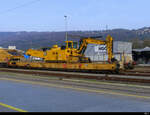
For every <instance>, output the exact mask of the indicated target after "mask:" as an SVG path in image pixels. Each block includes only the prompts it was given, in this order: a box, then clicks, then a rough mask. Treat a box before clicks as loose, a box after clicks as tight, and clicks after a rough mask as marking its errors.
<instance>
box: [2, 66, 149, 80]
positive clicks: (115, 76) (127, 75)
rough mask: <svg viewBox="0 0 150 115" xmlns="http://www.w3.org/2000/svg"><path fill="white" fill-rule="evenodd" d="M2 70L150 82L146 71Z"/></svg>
mask: <svg viewBox="0 0 150 115" xmlns="http://www.w3.org/2000/svg"><path fill="white" fill-rule="evenodd" d="M0 71H1V72H13V73H21V74H32V75H44V76H49V77H50V76H55V77H59V78H60V79H63V78H79V79H81V78H82V79H96V80H108V81H122V82H138V83H150V74H147V73H146V74H144V73H141V74H139V73H131V72H126V73H125V72H124V73H123V72H122V73H120V74H98V73H97V74H96V73H81V72H62V71H46V70H29V69H12V68H11V69H9V68H0Z"/></svg>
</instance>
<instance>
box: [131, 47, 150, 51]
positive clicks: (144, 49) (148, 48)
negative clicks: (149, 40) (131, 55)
mask: <svg viewBox="0 0 150 115" xmlns="http://www.w3.org/2000/svg"><path fill="white" fill-rule="evenodd" d="M133 51H135V52H144V51H150V47H145V48H143V49H133Z"/></svg>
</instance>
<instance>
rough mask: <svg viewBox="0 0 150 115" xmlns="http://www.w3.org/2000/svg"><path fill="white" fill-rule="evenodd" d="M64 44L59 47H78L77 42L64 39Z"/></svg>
mask: <svg viewBox="0 0 150 115" xmlns="http://www.w3.org/2000/svg"><path fill="white" fill-rule="evenodd" d="M65 43H66V46H61V49H68V48H70V49H78V43H77V42H73V41H66V42H65Z"/></svg>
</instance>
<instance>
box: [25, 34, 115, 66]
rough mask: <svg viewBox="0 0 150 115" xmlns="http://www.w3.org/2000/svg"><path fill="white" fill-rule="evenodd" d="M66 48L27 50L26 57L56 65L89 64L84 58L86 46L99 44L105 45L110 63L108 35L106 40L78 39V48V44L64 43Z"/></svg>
mask: <svg viewBox="0 0 150 115" xmlns="http://www.w3.org/2000/svg"><path fill="white" fill-rule="evenodd" d="M65 43H66V46H61V47H58V45H54V46H53V47H52V48H51V49H48V50H45V51H43V50H34V49H29V50H27V51H26V55H29V56H33V57H38V58H43V59H44V61H45V62H51V63H54V62H57V63H67V62H69V63H87V62H88V63H89V62H90V59H89V58H87V57H85V56H84V52H85V50H86V48H87V45H88V44H100V45H106V47H107V53H108V61H109V62H111V60H112V58H113V53H112V44H113V38H112V37H111V36H110V35H108V36H107V38H106V40H99V39H96V38H93V37H87V38H82V39H80V42H79V47H78V43H77V42H74V41H65Z"/></svg>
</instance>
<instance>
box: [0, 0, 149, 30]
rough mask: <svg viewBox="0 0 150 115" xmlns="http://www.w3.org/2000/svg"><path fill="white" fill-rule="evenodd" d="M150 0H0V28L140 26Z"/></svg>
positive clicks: (145, 19)
mask: <svg viewBox="0 0 150 115" xmlns="http://www.w3.org/2000/svg"><path fill="white" fill-rule="evenodd" d="M149 12H150V0H37V1H36V0H0V31H65V30H66V29H65V28H66V24H65V23H66V21H65V18H64V15H66V16H67V30H69V31H72V30H75V31H77V30H105V29H106V27H107V28H108V29H116V28H124V29H138V28H142V27H149V26H150V15H149Z"/></svg>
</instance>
